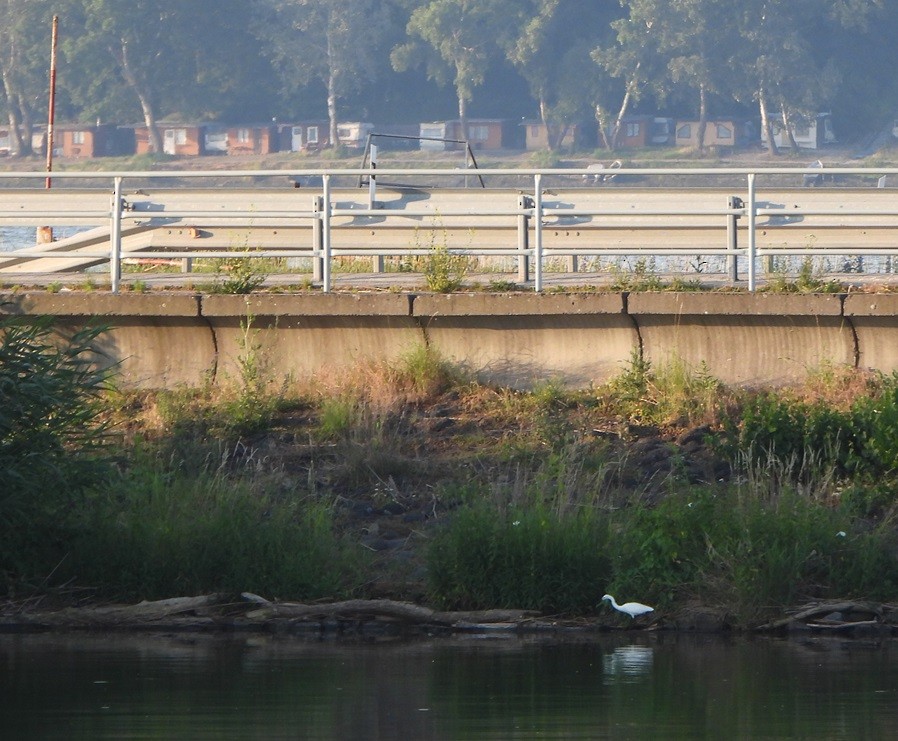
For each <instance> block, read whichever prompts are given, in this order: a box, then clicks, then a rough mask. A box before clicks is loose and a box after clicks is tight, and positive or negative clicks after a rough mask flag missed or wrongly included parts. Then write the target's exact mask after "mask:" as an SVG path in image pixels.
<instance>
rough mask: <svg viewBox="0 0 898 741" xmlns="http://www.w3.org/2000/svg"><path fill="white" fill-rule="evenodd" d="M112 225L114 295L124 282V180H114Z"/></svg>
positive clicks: (111, 257)
mask: <svg viewBox="0 0 898 741" xmlns="http://www.w3.org/2000/svg"><path fill="white" fill-rule="evenodd" d="M111 216H112V223H111V224H110V227H109V242H110V255H109V277H110V283H111V287H112V292H113V293H118V292H119V284H120V283H121V280H122V179H121V177H116V178H114V179H113V186H112V213H111Z"/></svg>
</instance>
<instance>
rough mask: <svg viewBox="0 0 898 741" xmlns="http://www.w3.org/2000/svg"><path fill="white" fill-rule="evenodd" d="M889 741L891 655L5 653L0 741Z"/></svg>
mask: <svg viewBox="0 0 898 741" xmlns="http://www.w3.org/2000/svg"><path fill="white" fill-rule="evenodd" d="M896 737H898V641H896V640H894V639H890V640H886V641H879V642H864V641H859V640H856V639H855V640H844V641H843V640H839V639H835V638H827V639H806V640H799V639H795V638H792V639H789V640H775V639H766V638H765V639H754V640H750V639H744V638H739V639H735V638H731V639H727V638H720V637H698V636H683V635H673V634H659V633H653V634H646V633H643V632H635V631H622V632H620V633H612V634H602V635H601V636H593V637H589V638H582V639H576V640H572V639H567V640H563V641H562V640H558V639H547V638H541V639H521V638H514V637H501V638H499V637H482V636H480V637H475V636H461V637H452V638H441V639H432V640H416V641H413V642H405V641H394V642H370V643H337V642H333V641H321V640H309V639H303V638H295V637H286V636H283V637H277V636H257V635H251V636H247V635H230V636H207V635H198V636H197V635H180V636H177V635H176V636H160V635H151V636H134V635H124V634H113V635H63V636H59V635H46V634H42V635H4V636H0V738H3V739H7V740H12V739H216V740H220V739H282V738H283V739H340V740H341V741H350V740H353V739H359V740H360V741H361V740H366V741H367V740H368V739H390V740H393V739H413V740H415V741H419V740H420V741H424V740H426V739H452V740H454V739H466V740H468V739H471V740H477V739H537V738H539V739H547V738H548V739H606V738H607V739H612V738H613V739H629V738H633V739H635V738H640V739H649V738H650V739H659V738H713V739H737V738H744V739H749V738H752V739H754V738H815V739H860V738H868V739H886V738H896Z"/></svg>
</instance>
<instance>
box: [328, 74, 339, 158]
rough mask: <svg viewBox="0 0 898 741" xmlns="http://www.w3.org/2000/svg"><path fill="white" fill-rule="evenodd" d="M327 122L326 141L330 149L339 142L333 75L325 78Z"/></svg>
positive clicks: (335, 87)
mask: <svg viewBox="0 0 898 741" xmlns="http://www.w3.org/2000/svg"><path fill="white" fill-rule="evenodd" d="M327 122H328V141H330V145H331V146H332V147H338V146H340V140H339V139H338V138H337V85H336V80H335V79H334V74H333V73H330V74H328V76H327Z"/></svg>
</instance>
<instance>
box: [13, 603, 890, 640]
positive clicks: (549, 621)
mask: <svg viewBox="0 0 898 741" xmlns="http://www.w3.org/2000/svg"><path fill="white" fill-rule="evenodd" d="M622 630H623V631H666V632H686V633H734V632H740V633H744V634H754V635H759V634H764V635H779V636H792V637H811V636H813V637H818V638H827V637H829V638H862V639H870V638H888V637H890V636H891V637H894V636H898V606H896V605H887V604H881V603H870V602H855V601H838V602H816V603H812V604H808V605H801V606H798V607H795V608H792V609H790V610H788V611H787V612H786V614H784V615H783V616H782V617H780V618H777V619H775V620H771V621H770V622H768V623H765V624H763V625H757V626H753V627H751V628H747V627H745V626H737V625H732V624H730V623H729V622H727V620H726V619H725V617H724V616H723V615H722V614H720V613H719V612H716V611H712V610H708V609H702V608H692V609H691V610H690V611H680V612H673V613H671V614H668V615H664V614H661V615H654V616H653V615H648V616H645V617H643V618H640V619H638V620H631V619H627V618H622V617H621V616H620V615H618V616H617V617H615V616H614V615H612V616H603V617H588V618H587V617H580V618H570V617H568V618H565V617H559V616H552V615H549V616H546V615H541V614H539V613H538V612H536V611H532V610H501V609H492V610H468V611H442V610H433V609H431V608H429V607H426V606H424V605H419V604H415V603H410V602H400V601H395V600H385V599H381V600H363V599H356V600H345V601H340V602H322V603H316V604H301V603H294V602H272V601H270V600H267V599H265V598H263V597H260V596H258V595H255V594H252V593H247V592H245V593H243V594H242V595H232V594H212V595H203V596H200V597H180V598H171V599H165V600H158V601H153V602H140V603H137V604H129V605H118V604H112V605H99V606H91V607H60V608H56V609H53V608H49V609H47V608H43V607H42V606H41V605H40V601H39V600H38V601H34V602H32V603H31V604H15V603H6V604H0V633H31V632H56V633H78V632H90V633H97V632H99V633H110V632H143V633H166V634H171V633H187V634H191V633H266V634H278V635H294V636H302V637H312V636H319V637H321V638H336V639H361V640H365V639H367V640H378V639H387V638H422V637H433V636H437V635H447V634H482V635H494V636H498V635H519V636H527V635H553V636H557V637H560V638H579V637H583V636H588V635H590V634H596V633H607V632H611V631H622Z"/></svg>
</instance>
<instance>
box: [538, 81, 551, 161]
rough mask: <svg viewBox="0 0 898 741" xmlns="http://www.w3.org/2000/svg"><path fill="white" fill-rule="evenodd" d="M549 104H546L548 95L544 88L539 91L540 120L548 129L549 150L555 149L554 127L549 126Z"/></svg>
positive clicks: (547, 141) (547, 143)
mask: <svg viewBox="0 0 898 741" xmlns="http://www.w3.org/2000/svg"><path fill="white" fill-rule="evenodd" d="M548 108H549V107H548V105H547V104H546V96H545V94H544V93H543V91H542V90H540V93H539V120H540V121H542V122H543V128H544V129H545V130H546V146H547V147H548V148H549V151H550V152H551V151H554V150H555V142H554V140H553V137H552V129H550V128H549V116H548Z"/></svg>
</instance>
